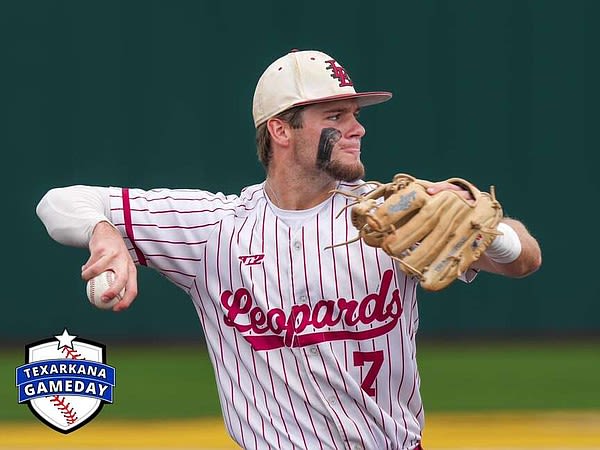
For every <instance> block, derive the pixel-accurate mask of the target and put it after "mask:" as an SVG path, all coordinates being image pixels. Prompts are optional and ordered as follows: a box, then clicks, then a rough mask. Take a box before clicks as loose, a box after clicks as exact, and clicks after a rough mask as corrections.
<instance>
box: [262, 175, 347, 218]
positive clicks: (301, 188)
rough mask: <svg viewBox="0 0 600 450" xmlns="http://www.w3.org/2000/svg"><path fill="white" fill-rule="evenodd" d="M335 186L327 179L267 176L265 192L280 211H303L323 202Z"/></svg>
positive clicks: (334, 183) (335, 183) (332, 181)
mask: <svg viewBox="0 0 600 450" xmlns="http://www.w3.org/2000/svg"><path fill="white" fill-rule="evenodd" d="M336 185H337V182H336V181H335V180H333V179H331V178H329V177H327V178H326V179H325V178H323V177H319V178H315V179H311V178H303V177H297V176H285V177H282V176H279V177H278V176H276V175H274V174H269V175H268V176H267V179H266V180H265V192H266V194H267V195H268V196H269V199H270V200H271V202H272V203H273V204H274V205H275V206H277V207H278V208H280V209H286V210H303V209H310V208H312V207H313V206H316V205H318V204H319V203H322V202H323V201H325V200H326V199H327V198H328V197H330V196H331V191H332V190H333V189H335V187H336Z"/></svg>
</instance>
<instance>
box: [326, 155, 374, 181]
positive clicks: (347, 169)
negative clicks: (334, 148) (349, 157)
mask: <svg viewBox="0 0 600 450" xmlns="http://www.w3.org/2000/svg"><path fill="white" fill-rule="evenodd" d="M317 166H318V167H319V168H320V169H321V170H323V171H324V172H325V173H327V174H328V175H329V176H331V177H333V178H335V179H336V180H340V181H348V182H350V181H356V180H358V179H361V178H363V177H364V176H365V166H364V165H363V163H362V162H361V161H355V162H354V163H341V162H340V161H335V160H334V161H331V160H329V161H327V162H326V163H324V164H323V163H322V162H321V161H317Z"/></svg>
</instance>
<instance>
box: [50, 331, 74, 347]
mask: <svg viewBox="0 0 600 450" xmlns="http://www.w3.org/2000/svg"><path fill="white" fill-rule="evenodd" d="M54 337H55V338H56V339H58V348H59V349H60V348H63V347H70V348H73V340H74V339H75V338H76V337H77V336H71V335H70V334H69V332H68V331H67V329H66V328H65V330H64V331H63V332H62V334H61V335H60V336H54Z"/></svg>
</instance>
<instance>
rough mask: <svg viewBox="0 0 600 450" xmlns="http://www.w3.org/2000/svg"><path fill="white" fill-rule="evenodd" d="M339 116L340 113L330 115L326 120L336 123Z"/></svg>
mask: <svg viewBox="0 0 600 450" xmlns="http://www.w3.org/2000/svg"><path fill="white" fill-rule="evenodd" d="M340 116H341V114H340V113H337V114H332V115H330V116H329V117H327V119H329V120H334V121H338V120H340Z"/></svg>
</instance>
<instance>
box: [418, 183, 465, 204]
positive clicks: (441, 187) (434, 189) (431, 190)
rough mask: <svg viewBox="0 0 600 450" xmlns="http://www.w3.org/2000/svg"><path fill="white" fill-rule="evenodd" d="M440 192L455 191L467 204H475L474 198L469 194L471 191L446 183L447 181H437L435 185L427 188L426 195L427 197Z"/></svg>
mask: <svg viewBox="0 0 600 450" xmlns="http://www.w3.org/2000/svg"><path fill="white" fill-rule="evenodd" d="M442 191H455V192H456V193H457V194H458V195H460V196H461V197H462V198H464V199H465V200H467V202H469V203H471V204H473V203H475V198H474V197H473V195H472V194H471V191H469V190H467V189H465V188H463V187H461V186H459V185H457V184H453V183H448V182H447V181H439V182H437V183H432V185H431V186H429V187H428V188H427V193H428V194H429V195H435V194H437V193H438V192H442Z"/></svg>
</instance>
